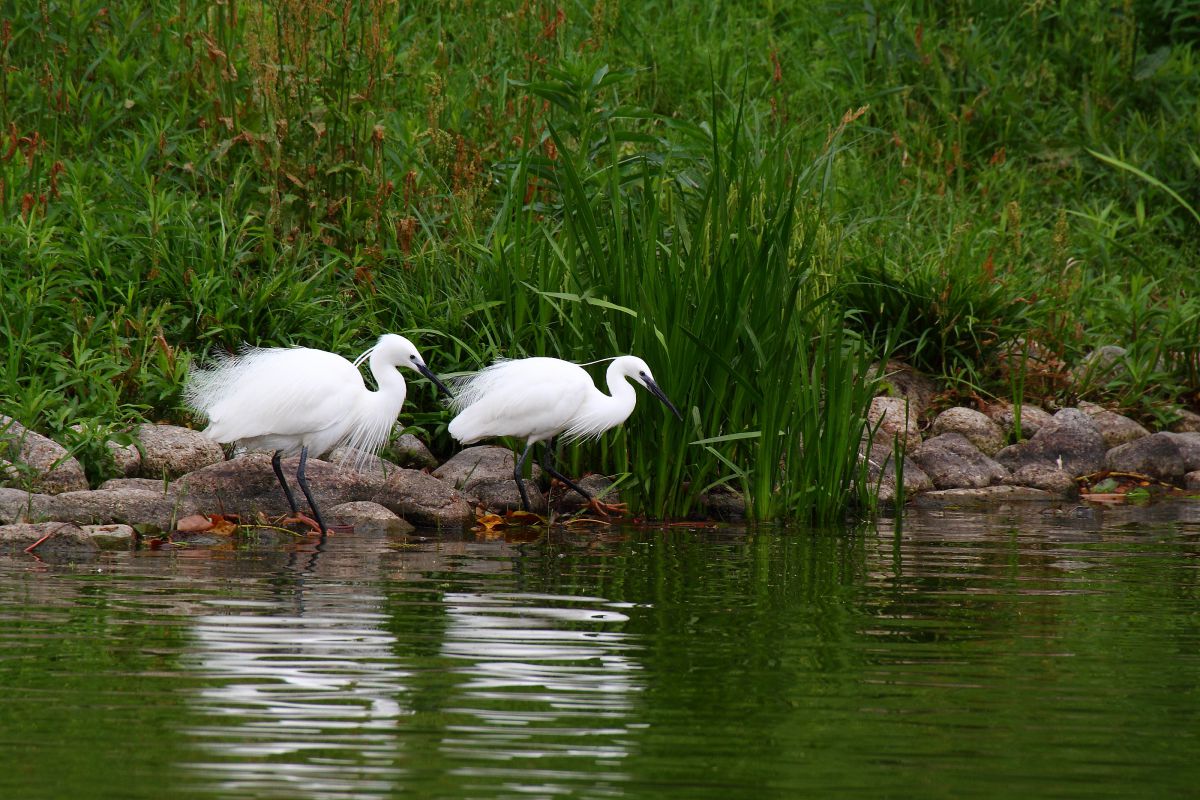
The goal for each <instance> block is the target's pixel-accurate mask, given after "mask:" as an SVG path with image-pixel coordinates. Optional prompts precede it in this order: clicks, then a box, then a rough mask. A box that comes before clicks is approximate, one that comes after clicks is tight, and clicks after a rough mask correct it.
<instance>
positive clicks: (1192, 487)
mask: <svg viewBox="0 0 1200 800" xmlns="http://www.w3.org/2000/svg"><path fill="white" fill-rule="evenodd" d="M1183 488H1185V489H1187V490H1188V491H1192V492H1195V491H1200V470H1193V471H1192V472H1189V473H1188V474H1187V475H1184V476H1183Z"/></svg>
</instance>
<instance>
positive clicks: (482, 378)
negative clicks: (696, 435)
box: [449, 356, 679, 505]
mask: <svg viewBox="0 0 1200 800" xmlns="http://www.w3.org/2000/svg"><path fill="white" fill-rule="evenodd" d="M606 377H607V382H608V391H609V394H605V393H604V392H602V391H600V390H599V389H597V388H596V385H595V384H594V383H593V382H592V378H591V376H590V375H588V373H587V371H586V370H584V369H583V367H581V366H579V365H578V364H572V363H571V362H570V361H563V360H561V359H557V358H542V357H538V358H521V359H514V360H501V361H497V362H496V363H494V364H492V365H491V366H489V367H487V368H486V369H483V370H481V371H479V372H476V373H474V374H472V375H468V376H466V377H465V378H460V379H458V380H457V381H455V383H456V392H455V395H454V399H453V400H452V401H451V404H450V405H451V408H452V409H453V410H454V411H456V412H457V414H456V416H455V417H454V419H453V420H451V422H450V426H449V431H450V435H451V436H453V437H454V438H455V439H457V440H458V441H460V442H462V443H463V444H471V443H472V442H477V441H479V440H480V439H486V438H488V437H492V436H512V437H515V438H518V439H524V440H525V442H526V447H525V452H524V454H523V455H522V456H521V459H520V461H519V462H518V464H517V469H516V471H515V473H514V477H515V478H516V480H517V486H518V488H519V489H520V491H521V497H522V500H523V501H525V503H526V505H528V502H527V499H526V496H525V489H524V486H523V484H522V481H521V477H520V471H521V468H522V466H523V464H524V461H525V458H526V457H527V456H528V454H529V450H530V448H531V447H533V445H534V444H536V443H537V442H549V441H550V440H551V439H553V438H554V437H556V436H559V435H562V436H563V437H565V438H566V439H568V440H575V439H591V438H595V437H598V436H600V435H601V434H602V433H604V432H605V431H607V430H609V429H611V428H615V427H616V426H618V425H620V424H621V423H623V422H624V421H625V420H626V419H628V418H629V415H630V414H631V413H633V408H634V405H635V404H636V403H637V393H636V392H635V391H634V389H633V386H631V385H630V383H629V381H630V380H633V381H634V382H636V383H641V384H642V385H644V386H645V387H646V388H647V389H649V390H650V392H651V393H652V394H653V395H654V396H655V397H657V398H658V399H659V400H662V401H663V402H664V403H666V405H667V407H668V408H670V409H671V411H673V412H674V413H675V415H676V416H679V412H678V411H677V410H676V408H675V406H673V405H672V404H671V401H670V400H668V399H667V397H666V395H665V394H663V392H662V390H661V389H659V388H658V384H656V383H655V382H654V376H653V375H652V374H651V373H650V367H649V366H647V365H646V362H645V361H643V360H642V359H640V358H638V357H637V356H619V357H617V358H614V359H613V360H612V363H611V364H609V366H608V372H607V376H606ZM548 452H549V449H548V448H547V454H548ZM543 466H544V467H546V469H547V471H548V472H550V474H552V475H554V476H555V477H556V478H559V479H560V480H563V481H564V482H565V483H567V484H568V485H569V486H571V487H572V488H574V489H575V490H576V491H578V492H579V493H580V494H582V495H584V496H585V497H589V496H588V494H587V492H584V491H583V490H582V489H580V488H579V487H578V486H576V485H575V484H574V483H571V482H570V481H568V480H566V479H565V478H563V477H562V476H561V475H559V474H558V473H557V472H555V471H554V470H553V469H552V468H550V467H549V466H548V462H545V461H544V462H543ZM589 499H590V497H589Z"/></svg>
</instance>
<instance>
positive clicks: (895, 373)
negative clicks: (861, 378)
mask: <svg viewBox="0 0 1200 800" xmlns="http://www.w3.org/2000/svg"><path fill="white" fill-rule="evenodd" d="M878 373H879V365H878V364H875V365H873V366H872V367H871V373H870V376H871V377H875V376H876V375H877V374H878ZM879 377H880V384H881V388H883V389H885V390H888V391H887V395H888V396H889V397H895V398H897V399H899V400H901V401H903V400H907V401H908V409H909V414H910V415H911V416H912V417H914V418H916V417H919V416H921V415H922V414H924V413H925V410H926V409H927V408H929V405H930V403H932V402H933V398H934V397H935V396H936V395H937V392H938V386H937V384H936V383H935V382H934V381H933V379H932V378H930V377H929V376H928V375H925V374H924V373H922V372H919V371H918V370H916V369H914V368H913V367H910V366H909V365H908V364H905V363H904V362H902V361H895V360H892V361H888V362H887V364H885V365H884V367H883V374H882V375H879Z"/></svg>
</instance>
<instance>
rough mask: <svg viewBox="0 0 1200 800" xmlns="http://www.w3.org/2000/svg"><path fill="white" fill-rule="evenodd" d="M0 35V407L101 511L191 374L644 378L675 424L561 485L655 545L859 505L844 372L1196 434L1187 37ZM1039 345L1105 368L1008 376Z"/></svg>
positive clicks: (552, 29) (436, 435) (544, 5)
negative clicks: (1120, 365) (631, 365)
mask: <svg viewBox="0 0 1200 800" xmlns="http://www.w3.org/2000/svg"><path fill="white" fill-rule="evenodd" d="M344 11H345V13H343V12H344ZM0 13H3V14H7V17H6V18H3V19H0V330H3V331H4V333H5V335H6V337H7V338H8V341H9V347H8V348H7V349H6V351H5V356H4V362H3V368H2V369H0V411H4V412H5V413H9V414H11V415H12V416H14V417H16V418H17V419H19V420H20V421H21V422H23V423H25V424H27V425H29V426H31V427H34V428H35V429H39V430H41V431H43V432H47V433H50V434H51V435H54V436H56V437H57V438H59V439H60V440H63V441H64V442H66V443H67V444H68V445H69V446H70V447H71V448H72V449H73V450H74V451H75V452H77V453H78V454H79V455H80V457H81V458H82V459H83V460H84V462H85V465H86V466H87V468H88V471H89V476H91V477H92V478H93V479H99V478H102V477H104V476H105V475H106V474H108V473H109V472H110V471H111V462H110V461H107V460H106V451H105V449H104V447H103V440H104V439H105V438H107V437H110V436H112V435H114V434H115V432H117V431H120V430H122V429H123V427H124V426H125V425H127V424H129V423H132V422H136V421H139V420H144V419H149V420H167V421H175V422H189V421H190V420H189V418H188V417H187V414H186V412H185V410H184V409H183V408H182V407H181V405H180V402H179V389H180V385H181V381H182V377H183V376H184V374H185V373H186V370H187V367H188V365H189V364H190V362H191V360H192V359H194V358H197V357H200V356H202V355H203V354H204V353H205V352H207V351H209V350H211V349H214V348H232V347H235V346H236V345H237V344H238V343H240V342H243V341H245V342H251V343H256V344H290V343H295V344H304V345H310V346H317V347H324V348H329V349H333V350H337V351H338V352H342V353H345V354H347V355H352V354H355V353H357V352H359V351H361V350H362V349H363V348H365V347H366V346H367V345H369V343H370V342H371V341H372V340H373V339H374V338H375V337H376V336H377V335H378V334H379V333H380V332H382V331H385V330H393V331H400V332H406V333H410V334H414V335H416V336H417V338H418V339H419V341H420V343H421V346H422V348H423V350H424V352H425V355H426V357H427V359H428V360H429V362H430V363H431V364H432V365H433V366H434V368H435V369H437V370H439V371H442V372H454V371H461V370H467V369H474V368H478V367H479V366H481V365H483V364H485V363H487V362H488V361H489V360H490V359H491V358H493V357H495V356H497V355H508V356H516V355H524V354H546V355H558V356H562V357H566V358H571V359H575V360H579V361H590V360H592V359H595V358H600V357H604V356H609V355H614V354H617V353H621V352H635V353H637V354H639V355H641V356H642V357H644V358H645V359H646V360H647V361H648V362H649V363H650V365H651V367H652V368H653V369H654V371H655V374H656V377H657V378H658V379H659V382H660V383H661V384H662V385H663V387H664V388H665V389H666V390H667V392H668V393H669V394H670V395H671V396H672V397H673V399H675V400H676V401H677V403H678V405H680V407H681V408H683V409H685V410H686V415H685V416H686V419H685V421H684V422H683V423H679V422H678V421H675V420H674V419H672V418H670V417H668V416H667V415H666V414H664V413H662V412H661V409H658V408H655V407H654V406H653V404H651V403H643V404H642V406H641V407H640V408H639V409H638V410H637V411H636V412H635V414H634V415H633V417H632V418H631V420H630V421H629V423H628V424H627V425H626V427H625V428H624V429H623V430H621V431H619V432H615V433H612V434H610V435H608V436H606V437H605V438H604V439H602V440H601V441H600V442H599V443H597V444H595V445H591V446H589V447H587V448H578V449H571V450H569V451H567V452H566V453H564V455H565V456H566V457H568V458H569V459H570V464H571V467H572V468H573V469H574V470H576V471H583V470H587V469H594V470H603V471H606V472H610V473H615V474H620V475H622V476H623V482H622V489H623V491H624V492H625V494H626V496H627V497H628V498H630V499H631V500H632V502H633V505H634V508H635V509H637V510H638V511H639V512H640V513H645V514H650V515H655V516H661V515H668V516H678V515H683V514H688V513H692V512H694V511H696V510H697V508H698V504H699V502H700V495H701V493H702V492H703V490H704V489H706V488H707V487H709V486H711V485H713V484H715V483H718V482H728V483H730V484H731V485H733V486H735V487H736V488H737V489H739V490H740V491H742V492H743V493H744V495H745V496H746V498H747V500H748V502H749V504H750V508H751V513H752V514H753V515H754V516H755V517H757V518H762V519H766V518H775V517H781V516H800V517H804V516H807V517H813V518H819V519H831V518H835V517H837V516H839V515H841V514H842V513H844V511H845V510H846V509H847V508H848V507H853V506H855V505H858V506H860V507H863V506H869V498H864V497H861V496H856V495H855V493H854V492H853V491H852V490H851V487H852V486H854V485H859V486H861V485H862V484H863V482H862V481H858V482H857V483H855V480H854V476H855V472H856V470H857V469H858V466H857V461H856V451H857V445H858V437H859V435H860V433H861V427H862V424H863V423H862V416H863V409H864V407H865V401H866V399H867V397H868V395H869V393H870V391H871V387H870V386H869V385H866V384H864V383H863V382H862V381H861V380H859V379H858V378H857V377H856V376H858V375H861V374H863V372H864V370H863V369H862V367H863V365H864V364H865V363H866V362H868V361H869V360H870V359H872V358H873V357H879V356H881V355H883V354H884V353H883V351H885V350H890V349H892V348H894V349H895V351H896V353H897V354H899V355H901V356H903V357H906V358H907V359H909V360H911V361H913V362H914V363H916V364H918V365H920V366H921V367H922V368H924V369H925V370H927V371H930V372H932V373H933V374H934V375H935V376H936V377H939V378H941V379H943V380H944V381H945V382H946V383H947V384H948V385H949V386H950V387H951V388H952V389H953V390H956V391H958V392H959V393H960V394H961V395H962V396H963V397H964V398H965V397H969V396H976V395H978V396H981V397H989V396H991V397H998V398H1009V399H1011V398H1012V397H1013V396H1014V395H1017V396H1021V395H1022V393H1023V399H1025V400H1028V401H1043V400H1048V399H1049V400H1054V401H1057V402H1073V401H1074V400H1076V399H1077V398H1079V397H1086V398H1088V399H1093V400H1099V401H1101V402H1106V403H1109V404H1112V405H1115V406H1118V407H1122V408H1125V409H1128V410H1130V411H1131V412H1132V413H1134V414H1136V415H1137V416H1139V417H1142V418H1145V419H1155V420H1161V421H1168V420H1169V419H1170V418H1171V416H1172V415H1173V413H1174V410H1175V409H1177V408H1179V407H1182V406H1185V405H1188V404H1191V405H1192V406H1193V407H1194V406H1195V404H1196V403H1197V402H1198V401H1200V396H1198V391H1200V380H1198V374H1197V373H1198V372H1200V300H1197V298H1196V296H1195V292H1194V290H1193V289H1192V286H1193V285H1194V278H1193V277H1192V276H1193V275H1194V274H1195V270H1196V269H1197V267H1198V266H1200V245H1198V243H1200V223H1198V222H1197V220H1196V216H1195V213H1196V212H1195V209H1197V208H1200V144H1198V142H1200V135H1198V134H1200V106H1198V98H1200V64H1197V54H1196V51H1195V48H1194V44H1193V42H1194V41H1195V38H1194V32H1195V30H1196V29H1197V27H1198V23H1197V20H1200V4H1197V3H1194V2H1182V1H1181V2H1169V0H1138V1H1137V2H1098V0H1087V1H1085V2H1080V3H1071V4H1050V3H1040V2H1039V3H1030V4H1026V5H1025V6H1022V7H1020V8H1018V9H1016V10H1014V6H1013V5H1012V4H1010V3H998V2H983V1H982V0H980V1H979V2H958V3H951V4H948V5H947V4H944V3H925V2H915V3H911V4H907V5H888V6H886V7H883V6H876V5H872V4H861V5H860V4H838V3H831V4H825V5H814V6H810V7H806V8H805V9H804V10H803V11H800V10H798V9H793V8H792V7H791V6H788V5H786V4H775V3H765V4H762V3H746V2H731V3H722V4H719V5H718V4H715V3H712V2H710V1H709V0H690V1H689V2H671V3H667V2H648V3H640V4H619V3H615V2H611V1H609V0H604V1H603V2H598V3H595V4H581V5H566V4H564V5H559V4H555V3H549V2H530V3H523V4H515V5H514V4H511V3H500V2H471V3H466V2H454V3H441V2H432V1H430V2H420V3H408V4H403V6H399V7H397V6H393V5H389V4H385V3H382V2H368V3H359V4H349V5H347V6H345V7H343V6H340V5H327V4H325V3H324V2H318V0H294V1H293V2H289V3H286V4H284V3H280V4H264V3H261V2H232V3H227V4H220V5H214V4H207V3H205V4H201V3H182V4H181V3H167V2H150V3H132V2H125V1H124V0H122V1H121V2H115V3H111V2H110V3H101V2H99V1H98V0H74V1H73V2H71V3H67V4H51V3H41V4H24V5H18V6H17V7H15V8H12V9H9V10H6V11H5V12H0ZM1029 342H1034V343H1036V344H1037V346H1038V350H1039V352H1042V353H1049V354H1050V356H1051V357H1052V358H1053V359H1057V360H1058V361H1061V362H1062V363H1063V364H1065V365H1070V364H1073V363H1075V362H1077V361H1078V360H1079V359H1080V357H1082V355H1084V354H1085V353H1086V352H1088V351H1089V350H1091V349H1092V348H1094V347H1097V346H1100V345H1104V344H1119V345H1122V346H1125V347H1126V348H1127V350H1128V352H1127V355H1126V359H1125V360H1126V362H1127V363H1126V367H1127V368H1126V369H1124V370H1121V371H1118V372H1117V373H1114V374H1112V375H1108V376H1106V377H1105V378H1104V380H1102V381H1098V382H1093V383H1085V384H1077V383H1074V382H1072V381H1070V380H1069V379H1068V378H1067V374H1068V373H1067V371H1066V370H1065V369H1064V370H1046V371H1044V372H1042V373H1038V374H1034V373H1032V372H1031V373H1030V374H1029V375H1026V372H1025V370H1024V369H1022V368H1021V365H1022V364H1025V363H1026V359H1025V358H1024V357H1023V355H1024V354H1025V351H1026V350H1027V348H1028V346H1029V345H1028V343H1029ZM597 377H599V373H597ZM410 408H411V410H410V411H408V412H406V415H405V417H404V421H405V422H406V423H411V424H417V425H419V426H421V427H422V428H423V429H424V430H425V432H426V433H427V435H428V437H429V438H430V439H431V440H432V443H433V446H434V448H435V450H436V451H438V452H440V453H442V454H446V453H448V452H450V450H451V448H452V443H451V442H450V441H449V439H448V438H447V436H446V435H445V431H444V426H445V422H446V418H445V414H444V412H442V411H441V410H440V408H439V407H437V406H436V405H434V404H433V403H432V401H431V400H430V398H428V397H425V396H423V395H422V393H413V396H412V406H410ZM75 423H83V424H84V430H83V431H82V432H71V433H67V431H68V430H69V429H70V426H71V425H73V424H75Z"/></svg>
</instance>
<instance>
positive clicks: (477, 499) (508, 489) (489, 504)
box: [465, 478, 546, 514]
mask: <svg viewBox="0 0 1200 800" xmlns="http://www.w3.org/2000/svg"><path fill="white" fill-rule="evenodd" d="M465 493H466V495H467V499H468V500H469V501H470V502H472V503H475V504H477V505H481V506H484V507H485V508H487V509H488V510H489V511H494V512H496V513H503V512H505V511H518V510H520V509H521V492H520V490H519V489H517V483H516V481H514V480H513V479H512V478H509V479H508V480H506V481H505V480H499V481H494V480H485V481H475V482H474V483H472V484H471V488H470V489H467V490H465ZM525 494H526V495H527V496H528V497H529V510H530V511H532V512H533V513H535V514H543V513H545V511H546V496H545V495H544V494H543V493H542V490H541V487H539V486H538V485H537V484H536V483H534V482H533V481H532V480H527V481H525Z"/></svg>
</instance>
